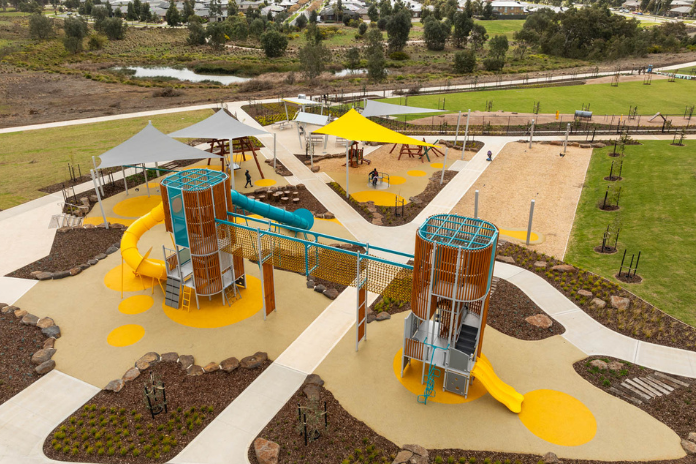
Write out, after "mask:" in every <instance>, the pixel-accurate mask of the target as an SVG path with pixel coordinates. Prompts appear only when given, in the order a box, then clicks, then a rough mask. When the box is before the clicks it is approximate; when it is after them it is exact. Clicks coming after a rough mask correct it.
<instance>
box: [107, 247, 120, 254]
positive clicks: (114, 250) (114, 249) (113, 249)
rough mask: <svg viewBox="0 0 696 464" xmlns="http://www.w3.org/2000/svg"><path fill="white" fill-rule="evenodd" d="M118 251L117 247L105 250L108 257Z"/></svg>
mask: <svg viewBox="0 0 696 464" xmlns="http://www.w3.org/2000/svg"><path fill="white" fill-rule="evenodd" d="M117 251H118V247H115V246H113V245H112V246H110V247H109V248H107V249H106V254H107V255H110V254H112V253H116V252H117Z"/></svg>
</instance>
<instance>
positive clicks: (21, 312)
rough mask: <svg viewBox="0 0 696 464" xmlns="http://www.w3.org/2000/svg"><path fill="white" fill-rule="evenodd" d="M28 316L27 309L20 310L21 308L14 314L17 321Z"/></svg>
mask: <svg viewBox="0 0 696 464" xmlns="http://www.w3.org/2000/svg"><path fill="white" fill-rule="evenodd" d="M27 314H29V313H28V312H27V311H26V310H25V309H19V308H17V309H16V310H15V312H14V315H15V317H16V318H17V319H21V318H23V317H24V316H26V315H27Z"/></svg>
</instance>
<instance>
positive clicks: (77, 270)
mask: <svg viewBox="0 0 696 464" xmlns="http://www.w3.org/2000/svg"><path fill="white" fill-rule="evenodd" d="M68 272H69V273H70V275H71V276H76V275H77V274H79V273H80V272H82V268H81V267H79V266H78V267H74V268H72V269H70V270H69V271H68Z"/></svg>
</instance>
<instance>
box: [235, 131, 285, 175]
mask: <svg viewBox="0 0 696 464" xmlns="http://www.w3.org/2000/svg"><path fill="white" fill-rule="evenodd" d="M276 158H277V152H276V133H275V132H274V133H273V170H275V168H276ZM232 169H233V170H234V166H232Z"/></svg>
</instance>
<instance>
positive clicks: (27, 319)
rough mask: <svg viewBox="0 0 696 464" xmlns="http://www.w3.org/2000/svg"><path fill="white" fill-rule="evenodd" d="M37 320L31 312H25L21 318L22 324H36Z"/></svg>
mask: <svg viewBox="0 0 696 464" xmlns="http://www.w3.org/2000/svg"><path fill="white" fill-rule="evenodd" d="M37 322H39V318H38V317H37V316H34V315H33V314H25V315H24V317H23V318H22V324H24V325H34V326H35V325H36V323H37Z"/></svg>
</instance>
